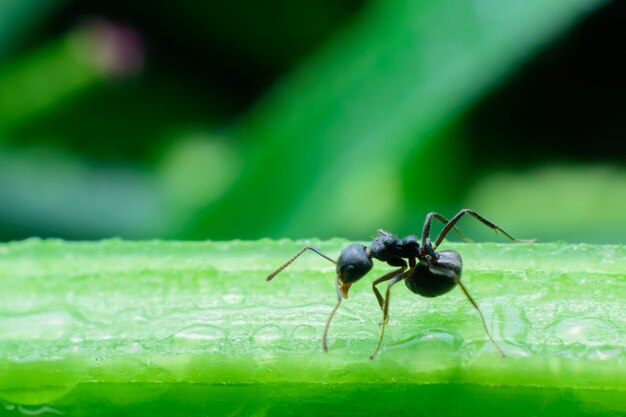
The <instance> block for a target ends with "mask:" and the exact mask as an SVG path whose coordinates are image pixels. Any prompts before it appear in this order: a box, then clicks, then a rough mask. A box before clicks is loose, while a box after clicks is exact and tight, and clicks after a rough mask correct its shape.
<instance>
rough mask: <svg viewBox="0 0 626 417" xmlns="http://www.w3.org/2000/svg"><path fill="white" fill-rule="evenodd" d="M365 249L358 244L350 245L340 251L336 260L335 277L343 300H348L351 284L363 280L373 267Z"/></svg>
mask: <svg viewBox="0 0 626 417" xmlns="http://www.w3.org/2000/svg"><path fill="white" fill-rule="evenodd" d="M366 249H367V248H366V247H365V246H363V245H361V244H359V243H355V244H352V245H350V246H347V247H346V248H345V249H344V250H342V251H341V255H339V259H337V276H338V277H339V285H340V287H341V294H342V295H343V298H348V290H349V289H350V286H351V285H352V283H353V282H356V281H358V280H359V279H361V278H363V276H364V275H365V274H367V273H368V272H369V271H370V269H372V266H373V265H374V263H373V262H372V258H371V257H370V256H368V254H367V251H366Z"/></svg>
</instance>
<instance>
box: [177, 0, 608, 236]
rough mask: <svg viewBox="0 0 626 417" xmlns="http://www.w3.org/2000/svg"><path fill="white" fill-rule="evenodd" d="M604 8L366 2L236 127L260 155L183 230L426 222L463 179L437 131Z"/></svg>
mask: <svg viewBox="0 0 626 417" xmlns="http://www.w3.org/2000/svg"><path fill="white" fill-rule="evenodd" d="M599 3H600V2H599V1H593V0H592V1H581V2H577V1H571V0H557V1H549V2H546V1H541V0H532V1H521V2H496V1H482V0H481V1H469V0H449V1H443V2H436V1H418V2H416V1H407V0H395V1H378V2H372V3H370V4H369V7H368V8H366V10H365V11H364V12H363V13H362V14H361V15H360V16H359V18H358V19H356V20H355V22H354V23H353V24H352V25H351V26H349V27H347V28H346V29H345V31H344V32H343V33H341V34H339V35H337V36H336V37H335V38H333V40H332V42H330V43H329V44H328V45H326V46H325V47H324V48H322V49H321V50H320V51H319V52H318V53H317V54H315V55H314V56H312V57H311V58H310V59H309V60H307V61H306V62H304V63H303V65H302V66H301V67H300V68H299V69H297V70H295V71H294V72H293V73H292V74H291V75H290V76H289V77H287V78H286V79H285V80H283V81H282V82H281V83H280V84H279V85H278V87H277V88H275V89H274V91H273V92H272V93H271V94H269V95H268V96H267V97H266V98H265V99H264V100H262V101H261V102H260V103H259V104H258V105H257V106H256V107H255V108H254V109H253V110H252V111H251V112H250V114H249V115H248V117H247V118H244V121H243V122H242V123H241V125H240V126H239V130H238V131H236V132H235V133H234V135H235V136H236V137H237V138H238V139H239V140H241V141H248V142H250V143H253V142H254V143H258V148H257V149H256V151H255V152H253V156H252V157H251V161H250V163H248V164H247V165H246V168H247V169H246V171H245V172H244V174H243V175H242V177H241V180H240V181H239V182H238V183H237V184H236V185H235V186H234V187H233V188H232V190H231V191H230V192H229V193H228V194H227V195H226V196H225V198H224V199H223V200H221V201H220V202H219V203H217V204H215V205H212V206H211V207H210V208H209V209H208V210H207V211H206V212H205V213H202V214H201V215H200V216H199V217H198V219H196V221H195V222H192V223H191V224H190V227H189V229H188V231H189V234H190V235H191V236H195V237H198V238H205V237H206V236H210V237H211V238H232V237H234V236H237V237H257V236H268V235H269V236H272V237H279V236H285V235H288V236H298V235H303V234H310V228H308V225H310V224H313V223H316V222H317V221H318V220H319V218H320V217H321V216H323V217H324V218H325V219H327V221H325V222H323V223H322V224H321V225H320V226H319V227H317V228H316V234H317V235H318V236H320V237H330V236H332V235H335V234H339V235H343V236H350V235H354V234H356V233H355V231H360V230H364V228H365V227H369V228H374V227H378V226H379V225H380V224H382V223H383V222H386V223H387V225H388V226H387V227H390V228H395V226H396V225H397V224H399V223H402V222H403V221H406V219H405V216H406V211H405V208H406V207H407V206H408V205H412V206H414V207H413V208H414V210H413V211H416V210H417V211H418V212H419V211H424V212H425V211H428V210H431V209H432V206H431V203H430V201H432V200H438V201H442V202H444V203H445V202H448V204H450V202H452V201H458V196H456V195H454V194H455V193H453V192H450V191H451V190H450V189H449V188H448V187H447V186H442V184H453V183H457V182H461V183H462V182H463V181H464V180H465V179H466V177H467V176H466V175H465V174H464V173H463V171H462V166H463V165H462V164H461V163H460V161H461V160H462V155H463V152H462V149H460V148H458V141H457V140H455V139H454V138H452V139H450V140H447V141H439V140H438V141H437V142H434V141H435V139H437V137H436V135H437V134H439V133H440V132H441V131H442V130H443V129H445V128H447V127H450V125H451V124H452V123H453V122H454V120H455V119H456V118H458V117H459V116H460V115H462V113H463V112H464V111H465V110H466V109H468V108H469V106H471V105H472V104H473V103H474V102H476V101H477V100H478V99H479V98H480V97H481V96H483V95H484V94H485V93H486V92H488V91H489V89H490V88H493V87H494V86H496V85H497V84H498V83H500V82H502V80H503V79H504V78H505V77H506V76H507V75H509V74H510V73H511V72H512V71H513V70H514V69H515V68H517V67H518V66H519V65H520V64H521V63H522V62H523V61H524V59H526V58H528V57H529V56H531V54H533V53H535V52H536V51H537V50H538V49H539V48H541V47H542V46H544V45H545V44H546V43H547V42H548V41H550V40H551V39H553V38H554V37H555V36H557V35H558V34H561V33H563V32H564V31H565V30H566V29H567V28H569V27H571V25H572V24H573V23H574V22H576V21H577V20H578V19H580V18H582V17H583V16H584V15H585V14H586V13H587V12H588V10H589V9H590V8H591V7H593V6H594V5H597V4H599ZM405 164H410V166H408V167H407V166H405ZM406 169H408V170H409V171H410V173H411V175H410V176H409V177H407V178H403V176H402V173H403V171H404V170H406ZM402 189H410V190H411V191H412V193H411V195H412V197H409V201H406V200H405V199H404V197H403V193H402V192H401V190H402ZM455 199H456V200H455ZM251 205H253V206H254V209H255V212H254V215H251V214H250V212H249V210H250V207H251ZM439 207H440V209H441V206H439ZM226 216H232V217H234V218H237V219H238V220H237V222H236V223H235V224H230V223H229V224H226V223H225V222H222V221H220V219H223V218H225V217H226ZM390 219H391V220H390ZM393 219H395V220H393ZM394 222H395V224H394ZM372 225H376V226H374V227H372Z"/></svg>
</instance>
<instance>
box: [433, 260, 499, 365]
mask: <svg viewBox="0 0 626 417" xmlns="http://www.w3.org/2000/svg"><path fill="white" fill-rule="evenodd" d="M428 269H430V271H431V272H433V273H435V274H438V275H444V276H447V277H450V278H452V279H453V280H454V282H455V283H456V284H457V285H458V286H459V287H461V290H463V293H464V294H465V296H466V297H467V299H468V300H469V302H470V303H472V305H473V306H474V308H475V309H476V311H478V315H479V316H480V319H481V320H482V322H483V327H484V328H485V333H487V337H488V338H489V340H491V343H493V345H494V346H495V347H496V349H497V350H498V353H499V354H500V356H502V357H505V356H506V355H505V354H504V352H503V351H502V349H500V346H498V344H497V343H496V341H495V340H494V339H493V337H492V336H491V333H489V329H488V328H487V322H486V321H485V317H484V316H483V313H482V311H480V308H479V307H478V304H476V301H474V299H473V298H472V296H471V295H470V294H469V292H468V291H467V289H466V288H465V285H463V283H461V280H460V279H459V276H458V274H457V273H456V272H454V271H453V270H451V269H450V268H447V267H443V266H442V267H437V266H436V265H432V264H431V265H430V267H429V268H428Z"/></svg>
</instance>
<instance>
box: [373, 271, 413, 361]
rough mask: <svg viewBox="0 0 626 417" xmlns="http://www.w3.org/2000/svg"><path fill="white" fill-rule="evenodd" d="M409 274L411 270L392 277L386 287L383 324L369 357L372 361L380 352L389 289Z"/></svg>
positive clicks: (387, 315)
mask: <svg viewBox="0 0 626 417" xmlns="http://www.w3.org/2000/svg"><path fill="white" fill-rule="evenodd" d="M410 272H411V270H409V271H407V272H403V273H401V274H398V275H396V276H395V277H393V279H392V280H391V282H390V283H389V285H387V293H386V294H385V304H384V306H383V322H382V323H381V329H380V338H379V339H378V345H376V349H375V350H374V353H372V354H371V355H370V359H374V358H375V357H376V355H377V354H378V351H379V350H380V346H381V345H382V343H383V337H384V336H385V325H386V324H387V322H388V321H389V296H390V294H391V293H390V290H391V287H393V286H394V285H395V284H396V283H398V282H400V281H402V280H403V279H404V278H406V277H407V276H408V274H409V273H410Z"/></svg>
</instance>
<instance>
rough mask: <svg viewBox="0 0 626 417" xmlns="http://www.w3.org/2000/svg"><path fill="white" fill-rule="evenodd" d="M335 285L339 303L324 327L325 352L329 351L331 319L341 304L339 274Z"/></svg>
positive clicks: (323, 342) (323, 343)
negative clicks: (328, 341) (327, 340)
mask: <svg viewBox="0 0 626 417" xmlns="http://www.w3.org/2000/svg"><path fill="white" fill-rule="evenodd" d="M335 287H336V288H337V305H336V306H335V308H333V311H331V312H330V316H328V321H326V327H324V335H323V336H322V347H323V348H324V352H328V344H327V343H326V336H328V329H329V327H330V321H331V320H332V319H333V316H334V315H335V312H336V311H337V310H338V309H339V306H340V305H341V287H340V286H339V275H337V276H336V277H335Z"/></svg>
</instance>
